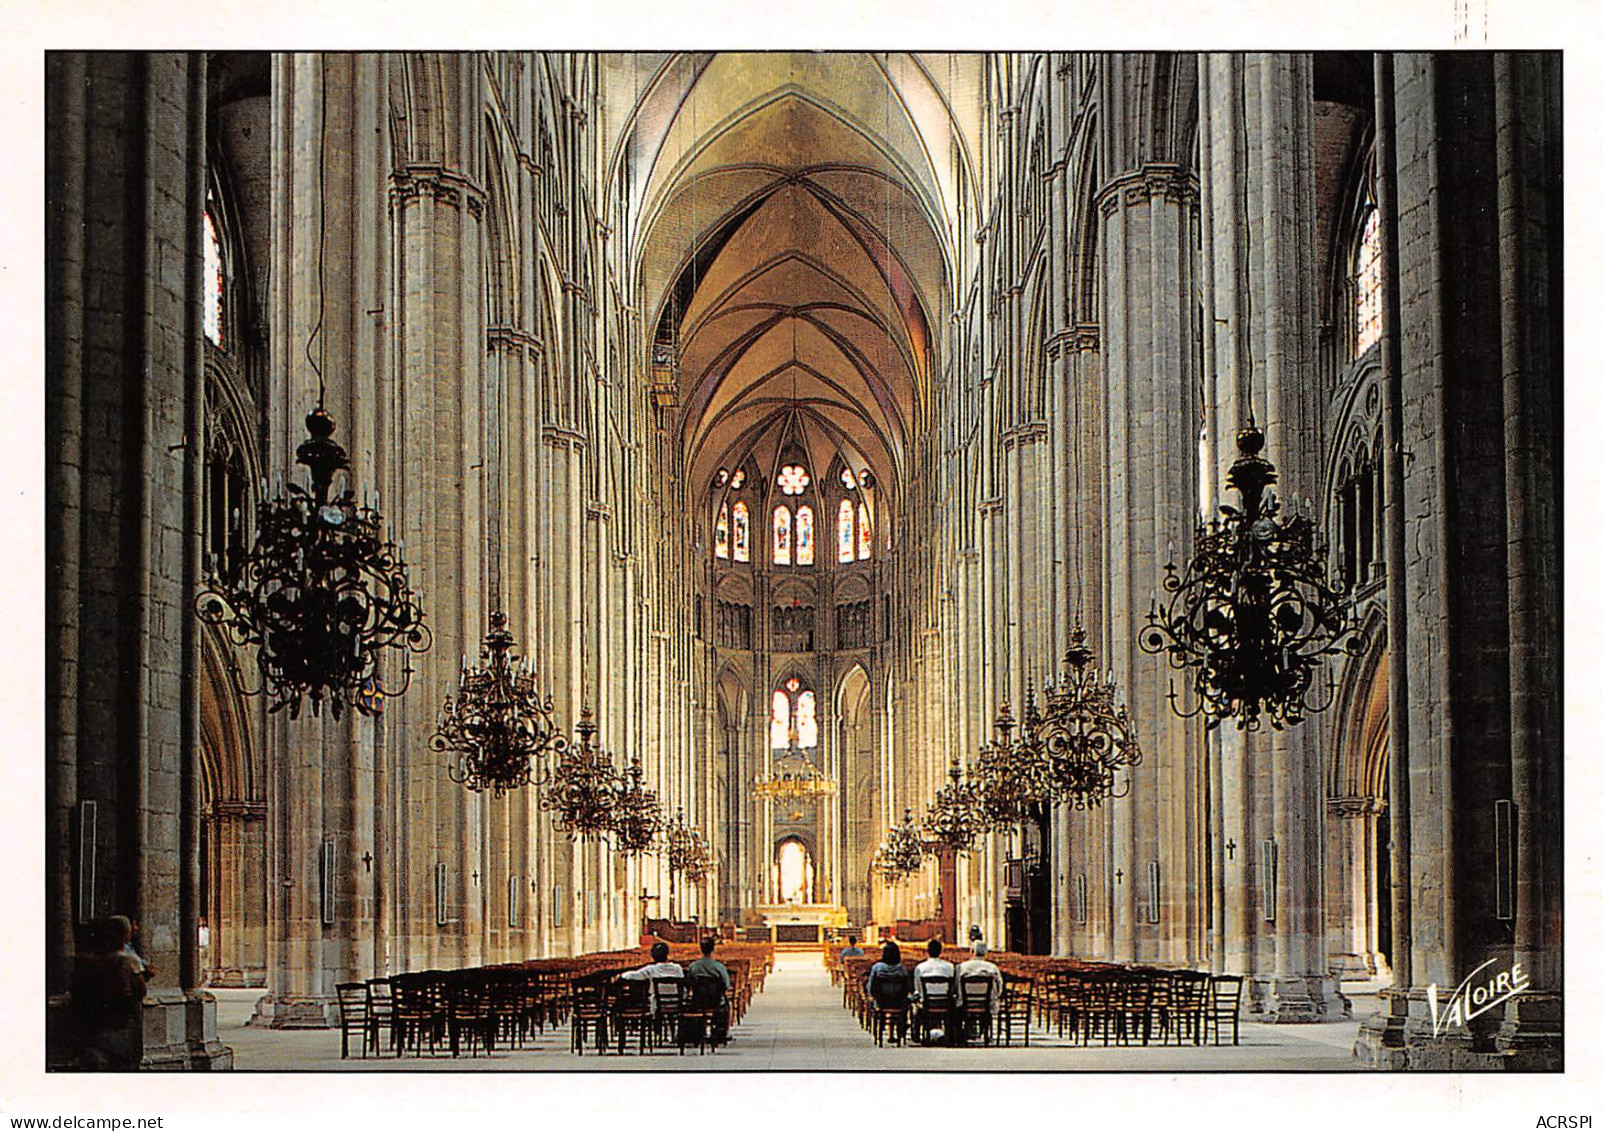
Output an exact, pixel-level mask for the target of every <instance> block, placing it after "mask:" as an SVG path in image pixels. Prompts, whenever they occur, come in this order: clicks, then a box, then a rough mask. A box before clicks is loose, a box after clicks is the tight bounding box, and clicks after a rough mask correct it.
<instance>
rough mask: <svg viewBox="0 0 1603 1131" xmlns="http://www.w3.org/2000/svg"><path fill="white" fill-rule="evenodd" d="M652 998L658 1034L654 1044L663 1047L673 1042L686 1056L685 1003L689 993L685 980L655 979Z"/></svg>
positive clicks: (680, 1052) (652, 986) (652, 982)
mask: <svg viewBox="0 0 1603 1131" xmlns="http://www.w3.org/2000/svg"><path fill="white" fill-rule="evenodd" d="M651 996H652V999H653V1000H654V1001H655V1002H656V1013H655V1015H654V1016H655V1018H656V1024H655V1026H654V1027H655V1029H656V1033H655V1034H654V1040H653V1043H654V1044H657V1045H662V1044H665V1043H667V1042H668V1041H673V1042H674V1043H676V1044H677V1045H678V1046H679V1055H680V1056H684V1055H685V1028H684V1024H683V1021H684V1012H685V1002H686V1000H687V999H688V997H689V991H688V989H687V987H686V985H685V980H684V979H683V978H653V979H652V980H651Z"/></svg>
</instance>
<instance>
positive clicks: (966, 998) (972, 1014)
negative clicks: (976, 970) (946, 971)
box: [958, 974, 998, 1045]
mask: <svg viewBox="0 0 1603 1131" xmlns="http://www.w3.org/2000/svg"><path fill="white" fill-rule="evenodd" d="M958 990H959V993H960V996H961V999H962V1000H961V1004H960V1005H959V1006H958V1009H959V1020H958V1032H959V1033H961V1034H962V1036H963V1039H964V1040H969V1039H971V1037H972V1036H973V1035H975V1034H984V1036H985V1043H986V1044H987V1045H989V1044H990V1043H991V1013H992V1012H993V1010H994V1009H995V1007H996V1005H997V1004H998V1003H997V1002H995V1001H992V1000H991V995H992V992H993V991H994V990H995V985H994V983H993V982H992V981H991V976H990V975H989V974H970V975H968V976H967V977H965V978H962V979H960V980H959V983H958Z"/></svg>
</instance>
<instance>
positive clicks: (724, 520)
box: [713, 503, 729, 558]
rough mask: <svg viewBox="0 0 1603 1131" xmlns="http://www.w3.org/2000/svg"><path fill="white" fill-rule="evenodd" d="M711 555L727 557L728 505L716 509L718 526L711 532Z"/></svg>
mask: <svg viewBox="0 0 1603 1131" xmlns="http://www.w3.org/2000/svg"><path fill="white" fill-rule="evenodd" d="M713 553H715V554H717V555H718V556H719V557H720V558H727V557H728V556H729V504H728V503H725V504H724V505H723V506H721V507H719V508H718V525H717V527H716V528H715V529H714V532H713Z"/></svg>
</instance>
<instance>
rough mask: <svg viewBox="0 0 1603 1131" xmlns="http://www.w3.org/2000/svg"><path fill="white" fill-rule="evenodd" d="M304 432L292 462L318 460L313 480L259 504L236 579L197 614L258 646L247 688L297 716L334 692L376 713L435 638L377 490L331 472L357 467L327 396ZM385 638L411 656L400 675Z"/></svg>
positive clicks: (199, 601)
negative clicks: (384, 669) (391, 666)
mask: <svg viewBox="0 0 1603 1131" xmlns="http://www.w3.org/2000/svg"><path fill="white" fill-rule="evenodd" d="M320 399H321V398H320ZM306 431H307V432H308V433H309V436H308V438H307V439H306V440H305V441H303V442H302V443H301V445H300V447H299V448H297V449H296V451H295V462H296V463H298V464H302V465H304V466H305V467H306V468H308V469H309V471H310V473H311V475H310V479H311V485H310V489H307V488H306V487H302V486H301V485H300V484H298V483H294V482H290V483H287V484H285V491H284V494H282V495H281V496H279V497H278V498H276V499H272V500H266V501H264V502H263V503H262V505H261V507H260V508H259V511H258V515H257V531H256V543H255V545H254V546H253V547H252V548H251V551H250V553H249V554H248V555H247V556H246V558H245V561H244V564H243V567H242V568H241V569H240V571H239V573H238V575H237V580H236V581H234V582H233V583H232V584H225V583H224V582H222V581H220V580H216V579H213V581H212V583H211V585H209V586H208V587H207V588H206V589H203V590H202V591H201V592H200V594H199V595H198V596H197V597H196V599H195V614H196V615H197V616H198V617H199V618H200V619H201V620H202V621H205V622H206V623H207V624H212V625H217V626H219V627H221V628H223V629H224V630H226V631H227V632H228V633H229V635H230V636H231V637H232V638H233V640H234V642H235V643H237V644H241V645H246V646H251V647H254V648H255V649H256V664H257V668H258V670H259V672H260V674H261V685H260V686H259V687H256V688H251V689H247V691H246V694H252V695H254V694H266V695H267V696H269V697H270V698H271V699H272V700H273V705H272V707H271V708H270V709H271V710H273V711H281V710H284V709H285V708H286V707H287V708H288V709H289V714H290V717H291V718H298V717H299V716H300V711H301V700H302V698H303V697H304V698H307V699H310V700H311V705H312V714H313V715H317V714H319V712H320V709H321V707H322V705H323V702H324V701H325V700H327V702H328V707H329V710H330V712H331V713H332V714H333V715H334V717H335V718H336V719H337V718H339V717H340V714H341V712H342V711H343V710H344V709H345V708H346V707H353V708H355V709H356V710H357V711H358V712H359V713H361V714H364V715H372V714H376V713H377V711H378V710H379V707H378V704H379V702H380V697H381V696H396V695H400V694H402V693H403V692H404V691H405V690H406V688H407V686H408V685H409V684H410V683H411V678H412V666H411V662H410V660H411V656H412V655H413V654H414V653H420V652H426V651H428V648H429V645H430V644H431V643H432V642H433V640H432V637H431V635H430V633H429V629H428V626H427V625H425V624H424V623H423V609H422V606H421V605H420V604H419V603H418V600H417V596H416V594H414V593H413V592H412V587H411V584H410V583H409V582H408V580H407V573H406V563H405V561H404V560H402V557H401V551H400V548H399V547H398V546H397V545H396V543H395V542H394V541H392V539H391V538H390V537H388V536H385V535H384V534H382V533H381V531H382V530H383V517H382V516H381V515H380V514H379V512H378V509H377V506H376V504H377V499H376V497H375V499H374V505H373V506H369V505H367V503H366V502H365V501H364V502H358V501H357V499H356V494H355V492H354V491H352V490H351V488H350V487H349V486H346V488H345V490H343V491H342V492H340V493H338V494H332V493H331V492H332V489H333V483H334V473H335V472H337V471H345V472H347V473H348V472H349V470H350V459H349V457H348V456H347V455H346V453H345V449H344V448H342V447H341V446H340V445H339V443H338V442H337V441H335V440H334V438H333V436H334V418H333V417H331V416H329V414H328V413H327V412H325V411H324V410H323V408H322V407H321V404H319V407H317V408H314V409H313V410H312V411H311V412H310V413H308V414H307V416H306ZM387 648H393V649H395V650H396V651H398V652H400V653H401V656H402V659H403V663H402V666H401V671H400V675H399V677H398V679H397V681H396V682H394V683H392V684H386V683H385V682H384V681H383V679H381V678H380V672H379V659H380V657H381V655H382V654H383V652H384V650H385V649H387Z"/></svg>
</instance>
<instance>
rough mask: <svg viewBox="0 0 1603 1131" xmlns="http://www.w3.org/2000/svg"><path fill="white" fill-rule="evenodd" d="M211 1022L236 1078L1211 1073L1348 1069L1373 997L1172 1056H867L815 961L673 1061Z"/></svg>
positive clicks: (796, 959)
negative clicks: (711, 1039) (1334, 1017)
mask: <svg viewBox="0 0 1603 1131" xmlns="http://www.w3.org/2000/svg"><path fill="white" fill-rule="evenodd" d="M216 995H217V1002H218V1007H217V1020H218V1029H219V1035H220V1036H221V1038H222V1041H223V1043H224V1044H226V1045H228V1046H230V1047H231V1048H232V1049H233V1050H234V1066H235V1068H236V1069H237V1070H242V1071H247V1072H248V1071H253V1070H255V1071H275V1072H283V1071H308V1070H310V1071H328V1070H355V1071H369V1072H383V1071H396V1070H400V1071H406V1072H451V1071H462V1070H468V1071H486V1070H498V1071H507V1072H547V1071H573V1070H578V1071H613V1070H623V1071H631V1072H638V1071H642V1070H645V1071H669V1072H675V1071H697V1072H706V1071H714V1072H716V1071H758V1072H766V1071H773V1070H778V1069H801V1070H814V1071H818V1070H823V1071H869V1070H879V1069H898V1070H903V1071H906V1070H913V1071H930V1072H949V1071H953V1070H965V1069H966V1070H971V1071H989V1072H999V1071H1000V1072H1017V1071H1038V1072H1079V1071H1119V1072H1142V1071H1150V1072H1166V1073H1172V1072H1196V1071H1201V1072H1217V1071H1228V1070H1248V1071H1258V1072H1262V1071H1282V1072H1283V1071H1314V1072H1330V1071H1345V1070H1356V1069H1357V1068H1358V1065H1357V1062H1356V1061H1355V1060H1354V1059H1353V1055H1352V1047H1353V1041H1354V1038H1355V1037H1356V1036H1357V1033H1358V1020H1357V1019H1358V1018H1362V1017H1364V1016H1366V1015H1367V1014H1368V1013H1369V1012H1370V1011H1371V1010H1372V1009H1373V1007H1374V1002H1373V1000H1372V999H1369V998H1366V997H1363V996H1359V997H1355V998H1354V999H1353V1015H1354V1018H1355V1019H1354V1020H1350V1021H1341V1022H1333V1023H1329V1024H1324V1025H1259V1024H1256V1023H1253V1022H1243V1023H1242V1026H1241V1044H1240V1045H1239V1046H1237V1047H1231V1046H1221V1047H1213V1046H1204V1047H1201V1048H1197V1047H1184V1048H1176V1047H1173V1046H1169V1047H1167V1048H1159V1047H1150V1048H1139V1047H1138V1048H1116V1047H1114V1048H1102V1047H1100V1046H1096V1047H1092V1048H1080V1047H1077V1046H1072V1045H1068V1044H1066V1043H1064V1042H1060V1041H1059V1040H1057V1038H1056V1037H1055V1036H1054V1035H1048V1034H1046V1033H1043V1032H1041V1031H1040V1030H1036V1031H1034V1032H1033V1033H1032V1034H1031V1038H1030V1044H1031V1047H1029V1048H1023V1047H1018V1046H1015V1047H1013V1048H984V1047H980V1048H941V1047H932V1048H920V1047H905V1048H897V1047H891V1046H887V1047H885V1048H876V1047H875V1045H874V1041H873V1038H872V1037H871V1036H870V1035H869V1034H868V1033H867V1032H865V1031H864V1030H863V1029H862V1028H860V1027H859V1026H858V1024H857V1022H856V1020H855V1019H854V1018H853V1017H852V1015H851V1014H850V1013H848V1012H847V1011H846V1010H845V1009H843V1008H842V1007H841V997H840V991H839V990H838V989H836V988H835V987H833V986H831V985H830V983H829V976H828V974H827V973H826V972H825V970H824V967H823V964H822V962H821V960H820V959H819V958H818V957H817V956H816V955H807V954H795V955H781V956H780V958H779V961H778V964H777V966H776V967H775V969H774V971H773V973H771V974H770V975H769V976H768V981H767V985H766V987H765V990H764V992H763V993H761V994H759V995H758V996H757V998H756V1000H755V1001H754V1002H753V1003H752V1006H751V1009H750V1010H748V1011H747V1014H746V1017H745V1019H744V1021H743V1022H742V1023H741V1024H740V1025H739V1026H737V1027H736V1028H735V1029H734V1031H733V1040H731V1041H730V1043H729V1044H728V1045H727V1046H725V1047H724V1048H722V1049H720V1050H718V1051H717V1052H716V1053H712V1052H709V1053H706V1054H705V1055H697V1053H696V1052H695V1050H694V1049H690V1050H687V1052H686V1053H685V1055H684V1056H680V1055H679V1054H678V1052H677V1050H673V1049H669V1050H667V1051H662V1052H657V1053H653V1054H648V1055H646V1056H638V1055H633V1054H631V1055H624V1056H620V1055H617V1054H615V1053H614V1054H612V1055H608V1056H605V1057H602V1056H596V1055H593V1054H592V1055H587V1056H582V1057H581V1056H575V1055H573V1054H572V1053H571V1052H570V1051H569V1048H568V1032H567V1028H566V1027H565V1026H564V1027H563V1028H561V1029H557V1030H553V1031H548V1032H547V1033H546V1034H545V1036H544V1037H542V1038H540V1039H539V1040H538V1041H536V1042H534V1043H532V1044H530V1045H526V1046H525V1047H523V1048H521V1049H517V1050H508V1051H498V1052H496V1053H495V1054H494V1055H493V1056H483V1055H480V1056H473V1057H470V1056H463V1057H460V1058H456V1059H453V1058H452V1057H450V1056H449V1055H440V1056H435V1057H429V1056H424V1057H414V1056H409V1057H406V1058H404V1059H397V1058H394V1057H385V1058H382V1059H374V1058H368V1059H366V1060H364V1059H361V1058H360V1057H359V1056H357V1057H352V1058H351V1059H348V1060H342V1059H341V1058H340V1035H339V1033H338V1031H326V1030H267V1029H252V1028H248V1027H247V1026H246V1024H245V1022H246V1021H247V1019H248V1018H249V1017H250V1014H251V1010H252V1007H253V1006H254V1004H255V1001H256V998H257V997H258V996H259V991H255V990H219V991H216Z"/></svg>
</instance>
